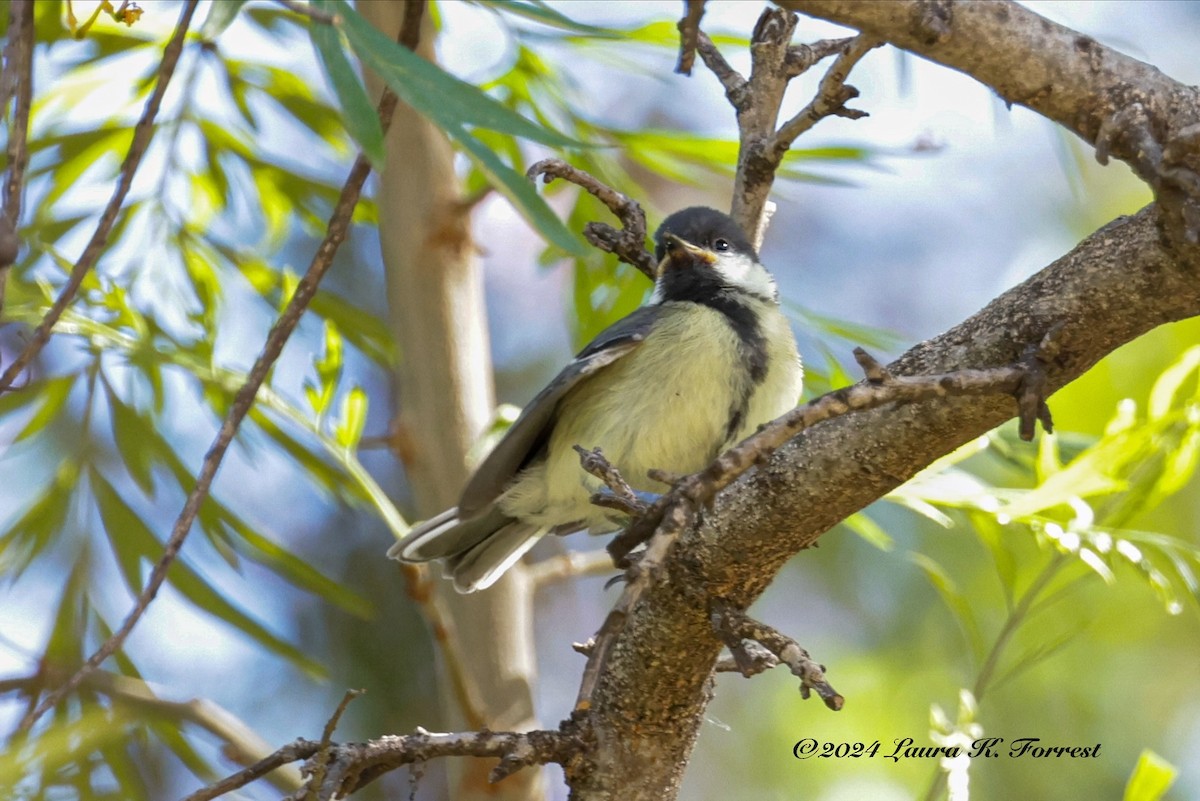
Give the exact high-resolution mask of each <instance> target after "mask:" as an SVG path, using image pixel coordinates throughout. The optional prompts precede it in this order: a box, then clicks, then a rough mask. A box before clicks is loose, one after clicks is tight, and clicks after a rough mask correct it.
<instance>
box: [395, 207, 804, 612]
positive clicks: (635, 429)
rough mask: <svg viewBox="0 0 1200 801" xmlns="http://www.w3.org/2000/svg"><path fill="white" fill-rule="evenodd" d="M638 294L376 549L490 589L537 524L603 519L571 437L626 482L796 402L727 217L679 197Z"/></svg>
mask: <svg viewBox="0 0 1200 801" xmlns="http://www.w3.org/2000/svg"><path fill="white" fill-rule="evenodd" d="M654 239H655V244H656V248H655V256H656V257H657V259H658V262H659V264H658V268H657V276H656V280H655V285H654V293H653V294H652V295H651V297H650V300H649V302H648V303H646V305H644V306H642V307H641V308H639V309H637V310H636V311H635V312H633V313H632V314H630V315H629V316H627V317H625V318H624V319H622V320H619V321H617V322H616V323H614V324H613V325H611V326H609V327H608V328H607V329H605V330H604V331H602V332H601V333H600V335H599V336H597V337H596V338H595V339H594V340H592V342H591V343H590V344H589V345H588V346H587V347H585V348H584V349H583V350H581V351H580V352H579V355H577V356H576V357H575V359H574V361H572V362H571V363H570V364H568V365H567V366H566V367H564V368H563V370H562V372H560V373H559V374H558V375H557V376H556V377H555V378H554V380H553V381H551V382H550V384H549V385H548V386H547V387H546V388H545V389H543V390H542V391H541V392H539V393H538V394H537V396H536V397H535V398H534V399H533V400H532V401H531V402H530V403H529V405H528V406H526V407H525V410H524V411H523V412H522V413H521V415H520V416H519V417H518V418H517V420H516V422H515V423H513V424H512V427H511V428H509V429H508V432H507V433H506V434H505V435H504V437H503V438H502V439H501V440H500V442H499V443H498V444H497V445H496V447H495V448H494V449H493V450H492V451H491V453H489V454H488V456H487V457H486V458H485V459H484V460H483V461H482V463H481V464H480V465H479V467H477V468H476V470H475V472H474V474H473V475H472V476H471V479H470V481H468V482H467V486H466V489H464V490H463V493H462V497H461V498H460V499H459V502H458V506H457V507H455V508H453V509H447V510H446V511H445V512H442V513H441V514H439V515H437V516H436V517H434V518H432V519H430V520H427V521H425V522H424V523H421V524H420V525H418V526H416V527H415V528H414V529H413V530H412V531H411V532H410V533H409V534H408V535H406V536H405V537H404V538H403V539H401V540H400V541H399V542H397V543H396V544H395V545H393V546H392V548H391V549H390V550H389V551H388V555H389V556H391V557H393V558H395V559H399V560H401V561H403V562H428V561H431V560H435V559H440V560H444V562H445V572H446V574H447V575H448V576H453V578H454V586H455V588H456V589H458V590H459V591H460V592H474V591H475V590H481V589H484V588H485V587H489V586H491V585H492V583H493V582H495V581H496V579H497V578H499V577H500V575H501V574H503V573H504V571H505V570H507V569H508V568H509V567H511V566H512V565H513V564H514V563H515V562H516V561H517V560H518V559H520V558H521V557H522V556H523V555H524V554H525V552H526V551H528V550H529V549H530V548H531V547H532V546H533V545H534V543H536V542H537V540H538V539H539V538H540V537H542V536H544V535H545V534H548V533H551V532H553V533H557V534H566V533H570V532H572V531H576V530H579V529H583V528H589V529H590V530H591V531H593V532H594V533H600V532H604V531H612V530H615V529H616V528H617V527H618V526H619V519H617V518H614V517H612V515H613V514H614V513H613V512H612V511H611V510H606V509H602V508H600V507H598V506H595V505H593V504H592V503H590V501H589V497H590V496H591V494H592V493H593V492H596V491H597V490H598V489H599V488H600V481H599V480H598V479H596V478H594V477H593V476H591V475H589V474H587V473H585V472H584V471H583V469H582V468H581V467H580V463H579V455H578V454H577V453H576V452H575V451H574V449H573V446H575V445H582V446H583V447H585V448H589V449H590V448H595V447H599V448H600V449H601V450H602V451H603V453H604V455H605V457H606V458H607V459H608V461H609V462H610V463H611V464H613V465H614V466H615V467H616V468H617V469H618V470H620V472H621V475H622V476H623V477H624V478H625V480H626V481H627V482H628V483H629V485H630V486H631V487H633V489H635V490H638V491H643V492H647V491H651V490H655V489H658V490H659V491H661V489H662V486H661V485H658V484H655V482H653V481H651V480H650V479H649V478H648V477H647V476H646V473H647V471H649V470H651V469H652V468H658V469H660V470H665V471H669V472H672V473H678V474H686V473H693V472H696V471H698V470H700V469H702V468H703V467H705V466H706V465H707V464H708V463H709V462H711V461H712V460H713V459H714V458H715V457H716V456H717V455H718V454H719V453H720V452H721V451H722V450H723V449H725V448H727V447H729V446H730V445H732V444H734V443H736V442H738V441H739V440H741V439H743V438H744V437H746V436H748V435H749V434H751V433H753V432H754V430H755V429H756V428H757V427H758V426H759V425H761V424H762V423H765V422H767V421H768V420H771V419H774V418H775V417H778V416H779V415H781V414H783V413H784V412H786V411H787V410H788V409H791V408H792V407H793V406H795V404H796V402H797V399H798V398H799V395H800V386H801V379H802V371H801V366H800V356H799V353H798V352H797V350H796V340H795V338H794V337H793V336H792V330H791V327H790V326H789V325H788V322H787V320H786V319H785V318H784V315H783V313H782V312H781V311H780V309H779V297H778V292H777V290H776V287H775V280H774V279H773V278H772V277H771V274H770V273H768V272H767V270H766V268H765V267H763V266H762V264H760V263H759V261H758V254H757V253H756V252H755V250H754V246H753V245H752V244H751V243H750V241H749V240H748V239H747V238H746V235H745V233H743V232H742V230H741V229H740V228H739V227H738V225H737V224H736V223H735V222H734V221H733V219H732V218H730V217H729V216H727V215H725V214H722V213H721V212H719V211H715V210H713V209H708V208H701V207H695V208H689V209H684V210H683V211H679V212H676V213H675V214H672V215H671V216H670V217H668V218H667V219H666V220H665V221H664V222H663V224H662V225H661V226H659V228H658V231H657V232H656V233H655V235H654Z"/></svg>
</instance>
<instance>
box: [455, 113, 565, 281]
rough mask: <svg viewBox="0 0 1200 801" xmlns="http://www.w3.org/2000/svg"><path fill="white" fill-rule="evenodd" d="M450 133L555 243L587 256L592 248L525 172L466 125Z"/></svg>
mask: <svg viewBox="0 0 1200 801" xmlns="http://www.w3.org/2000/svg"><path fill="white" fill-rule="evenodd" d="M446 132H447V133H448V134H449V135H450V136H451V138H453V139H454V141H455V142H457V143H458V144H459V145H461V146H462V148H463V149H464V150H465V151H467V155H468V156H469V157H470V158H471V160H472V161H473V162H474V163H475V166H476V167H478V168H479V170H480V171H481V172H482V173H483V174H484V175H486V176H487V177H488V180H489V181H490V182H491V184H492V186H493V187H495V189H496V191H498V192H499V193H500V194H501V195H504V197H506V198H508V200H509V202H511V203H512V204H513V206H514V208H516V210H517V211H518V212H519V213H520V214H521V216H522V217H524V218H525V220H526V221H527V222H528V223H529V224H530V225H532V226H533V227H534V228H535V229H536V230H538V231H539V232H540V233H541V234H542V235H543V236H544V237H546V239H547V240H548V241H549V242H550V243H551V244H553V245H557V246H558V247H560V248H562V249H563V250H565V251H566V252H567V253H570V254H571V255H573V256H581V257H582V256H587V255H588V253H589V251H588V249H587V248H586V247H584V246H583V243H582V242H580V241H579V238H578V237H576V236H575V235H573V234H572V233H571V232H570V231H568V230H567V227H566V226H565V225H563V224H562V220H560V219H558V215H556V214H555V213H554V211H553V210H552V209H551V208H550V207H549V206H548V205H546V201H545V200H543V199H542V196H541V195H539V194H538V193H537V188H536V187H535V186H534V183H533V182H532V181H530V180H529V179H527V178H526V177H525V176H523V175H518V174H517V173H516V172H514V171H513V169H512V168H511V167H509V166H508V165H507V164H505V163H504V162H503V161H501V160H500V159H499V158H497V157H496V154H495V153H493V152H492V151H491V150H489V149H488V148H487V147H486V146H484V144H483V143H482V142H480V141H479V140H478V139H476V138H475V137H473V136H471V135H470V134H469V133H467V132H466V130H464V129H463V128H456V129H454V130H450V129H446Z"/></svg>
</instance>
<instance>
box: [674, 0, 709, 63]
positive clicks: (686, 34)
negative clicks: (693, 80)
mask: <svg viewBox="0 0 1200 801" xmlns="http://www.w3.org/2000/svg"><path fill="white" fill-rule="evenodd" d="M685 2H686V4H687V11H686V13H685V14H684V16H683V19H681V20H679V23H678V25H676V27H677V28H678V29H679V61H678V62H677V63H676V64H675V71H676V72H678V73H679V74H681V75H691V74H692V65H693V64H695V63H696V44H697V40H698V37H699V34H700V19H701V18H702V17H703V16H704V0H685Z"/></svg>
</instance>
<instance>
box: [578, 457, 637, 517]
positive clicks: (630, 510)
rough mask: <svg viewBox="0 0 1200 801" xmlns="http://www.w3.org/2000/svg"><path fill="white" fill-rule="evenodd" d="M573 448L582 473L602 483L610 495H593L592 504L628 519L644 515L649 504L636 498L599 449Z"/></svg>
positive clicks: (600, 493)
mask: <svg viewBox="0 0 1200 801" xmlns="http://www.w3.org/2000/svg"><path fill="white" fill-rule="evenodd" d="M573 447H574V448H575V452H576V453H578V454H579V464H580V466H582V467H583V469H584V471H586V472H587V473H590V474H591V475H593V476H595V477H596V478H598V479H600V480H601V481H603V482H604V484H605V486H607V487H608V489H609V490H610V493H611V494H610V493H606V492H597V493H594V494H593V495H592V497H591V502H592V503H593V504H595V505H596V506H603V507H604V508H606V509H615V510H617V511H618V512H620V513H621V514H624V515H627V516H629V517H640V516H641V515H642V514H644V513H645V511H646V508H647V507H648V506H649V504H647V503H646V502H645V501H643V500H642V499H641V498H639V497H638V496H637V493H635V492H634V491H633V488H632V487H630V486H629V484H627V483H626V482H625V479H624V478H622V477H621V473H620V471H618V470H617V468H616V467H614V466H613V465H612V464H611V463H610V462H609V461H608V460H607V459H605V458H604V453H603V452H601V450H600V449H599V448H593V449H592V450H590V451H589V450H587V449H585V448H583V447H581V446H579V445H575V446H573Z"/></svg>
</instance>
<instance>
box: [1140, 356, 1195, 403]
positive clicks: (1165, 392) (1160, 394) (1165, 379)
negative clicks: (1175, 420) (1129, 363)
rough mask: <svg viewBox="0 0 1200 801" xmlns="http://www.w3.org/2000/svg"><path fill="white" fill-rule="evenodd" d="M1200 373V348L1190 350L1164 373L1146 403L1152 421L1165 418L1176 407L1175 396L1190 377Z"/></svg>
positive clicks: (1156, 382)
mask: <svg viewBox="0 0 1200 801" xmlns="http://www.w3.org/2000/svg"><path fill="white" fill-rule="evenodd" d="M1198 371H1200V346H1197V347H1194V348H1189V349H1188V350H1187V351H1185V352H1184V354H1183V355H1182V356H1181V357H1179V360H1178V361H1176V362H1175V363H1174V364H1172V365H1171V366H1170V367H1168V368H1167V369H1165V370H1163V371H1162V374H1161V375H1159V377H1158V380H1157V381H1155V382H1154V388H1153V389H1152V390H1150V399H1149V401H1147V403H1146V412H1147V414H1148V415H1149V416H1150V419H1151V420H1156V419H1158V418H1160V417H1165V416H1166V415H1167V414H1169V413H1170V411H1171V409H1172V408H1174V407H1175V405H1176V401H1175V396H1176V394H1178V392H1179V390H1180V388H1181V387H1182V386H1183V384H1184V382H1185V381H1187V380H1188V378H1189V377H1192V376H1194V375H1195V374H1196V373H1197V372H1198Z"/></svg>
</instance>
